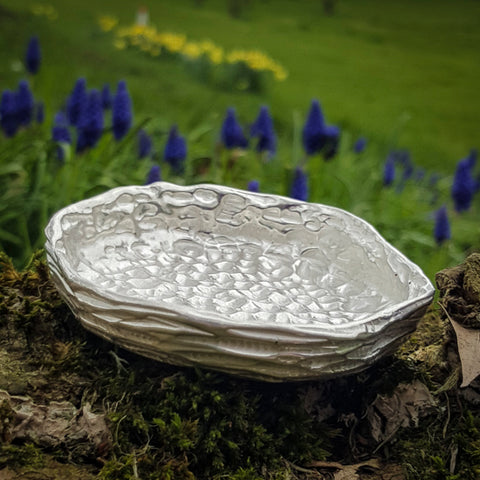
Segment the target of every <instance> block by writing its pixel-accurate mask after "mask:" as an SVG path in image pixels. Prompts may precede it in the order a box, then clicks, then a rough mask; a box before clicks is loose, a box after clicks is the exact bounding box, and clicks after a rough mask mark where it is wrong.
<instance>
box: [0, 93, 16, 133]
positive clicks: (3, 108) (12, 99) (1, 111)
mask: <svg viewBox="0 0 480 480" xmlns="http://www.w3.org/2000/svg"><path fill="white" fill-rule="evenodd" d="M0 126H1V127H2V130H3V133H4V134H5V135H6V136H7V137H13V136H14V135H15V133H17V130H18V128H19V123H18V114H17V96H16V94H15V92H12V91H10V90H4V91H3V92H2V98H1V100H0Z"/></svg>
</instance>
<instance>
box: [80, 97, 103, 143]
mask: <svg viewBox="0 0 480 480" xmlns="http://www.w3.org/2000/svg"><path fill="white" fill-rule="evenodd" d="M77 129H78V137H77V147H76V148H77V152H81V151H83V150H84V149H86V148H92V147H94V146H95V145H96V144H97V143H98V141H99V140H100V137H101V136H102V133H103V109H102V101H101V98H100V93H99V91H98V90H95V89H93V90H91V91H90V92H89V93H88V96H87V101H86V103H85V106H84V107H83V108H82V111H81V112H80V117H79V119H78V123H77Z"/></svg>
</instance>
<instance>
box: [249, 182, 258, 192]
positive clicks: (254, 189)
mask: <svg viewBox="0 0 480 480" xmlns="http://www.w3.org/2000/svg"><path fill="white" fill-rule="evenodd" d="M247 190H248V191H249V192H258V191H260V183H259V181H258V180H250V181H249V182H248V185H247Z"/></svg>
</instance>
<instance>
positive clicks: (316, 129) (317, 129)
mask: <svg viewBox="0 0 480 480" xmlns="http://www.w3.org/2000/svg"><path fill="white" fill-rule="evenodd" d="M324 129H325V120H324V118H323V113H322V109H321V107H320V103H319V102H318V100H312V103H311V105H310V110H309V112H308V116H307V121H306V122H305V126H304V127H303V132H302V139H303V148H304V150H305V152H306V153H307V155H314V154H315V153H317V152H320V151H321V150H322V148H323V147H324V136H323V133H324Z"/></svg>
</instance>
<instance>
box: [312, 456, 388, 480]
mask: <svg viewBox="0 0 480 480" xmlns="http://www.w3.org/2000/svg"><path fill="white" fill-rule="evenodd" d="M308 466H309V467H315V468H318V469H320V470H327V471H329V472H330V474H332V473H333V478H334V480H360V474H361V473H367V472H368V473H375V472H376V471H378V470H380V468H381V467H380V462H379V461H378V460H377V459H376V458H372V459H370V460H367V461H365V462H361V463H355V464H353V465H342V464H341V463H338V462H326V461H315V462H311V463H310V464H309V465H308ZM332 471H333V472H332Z"/></svg>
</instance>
